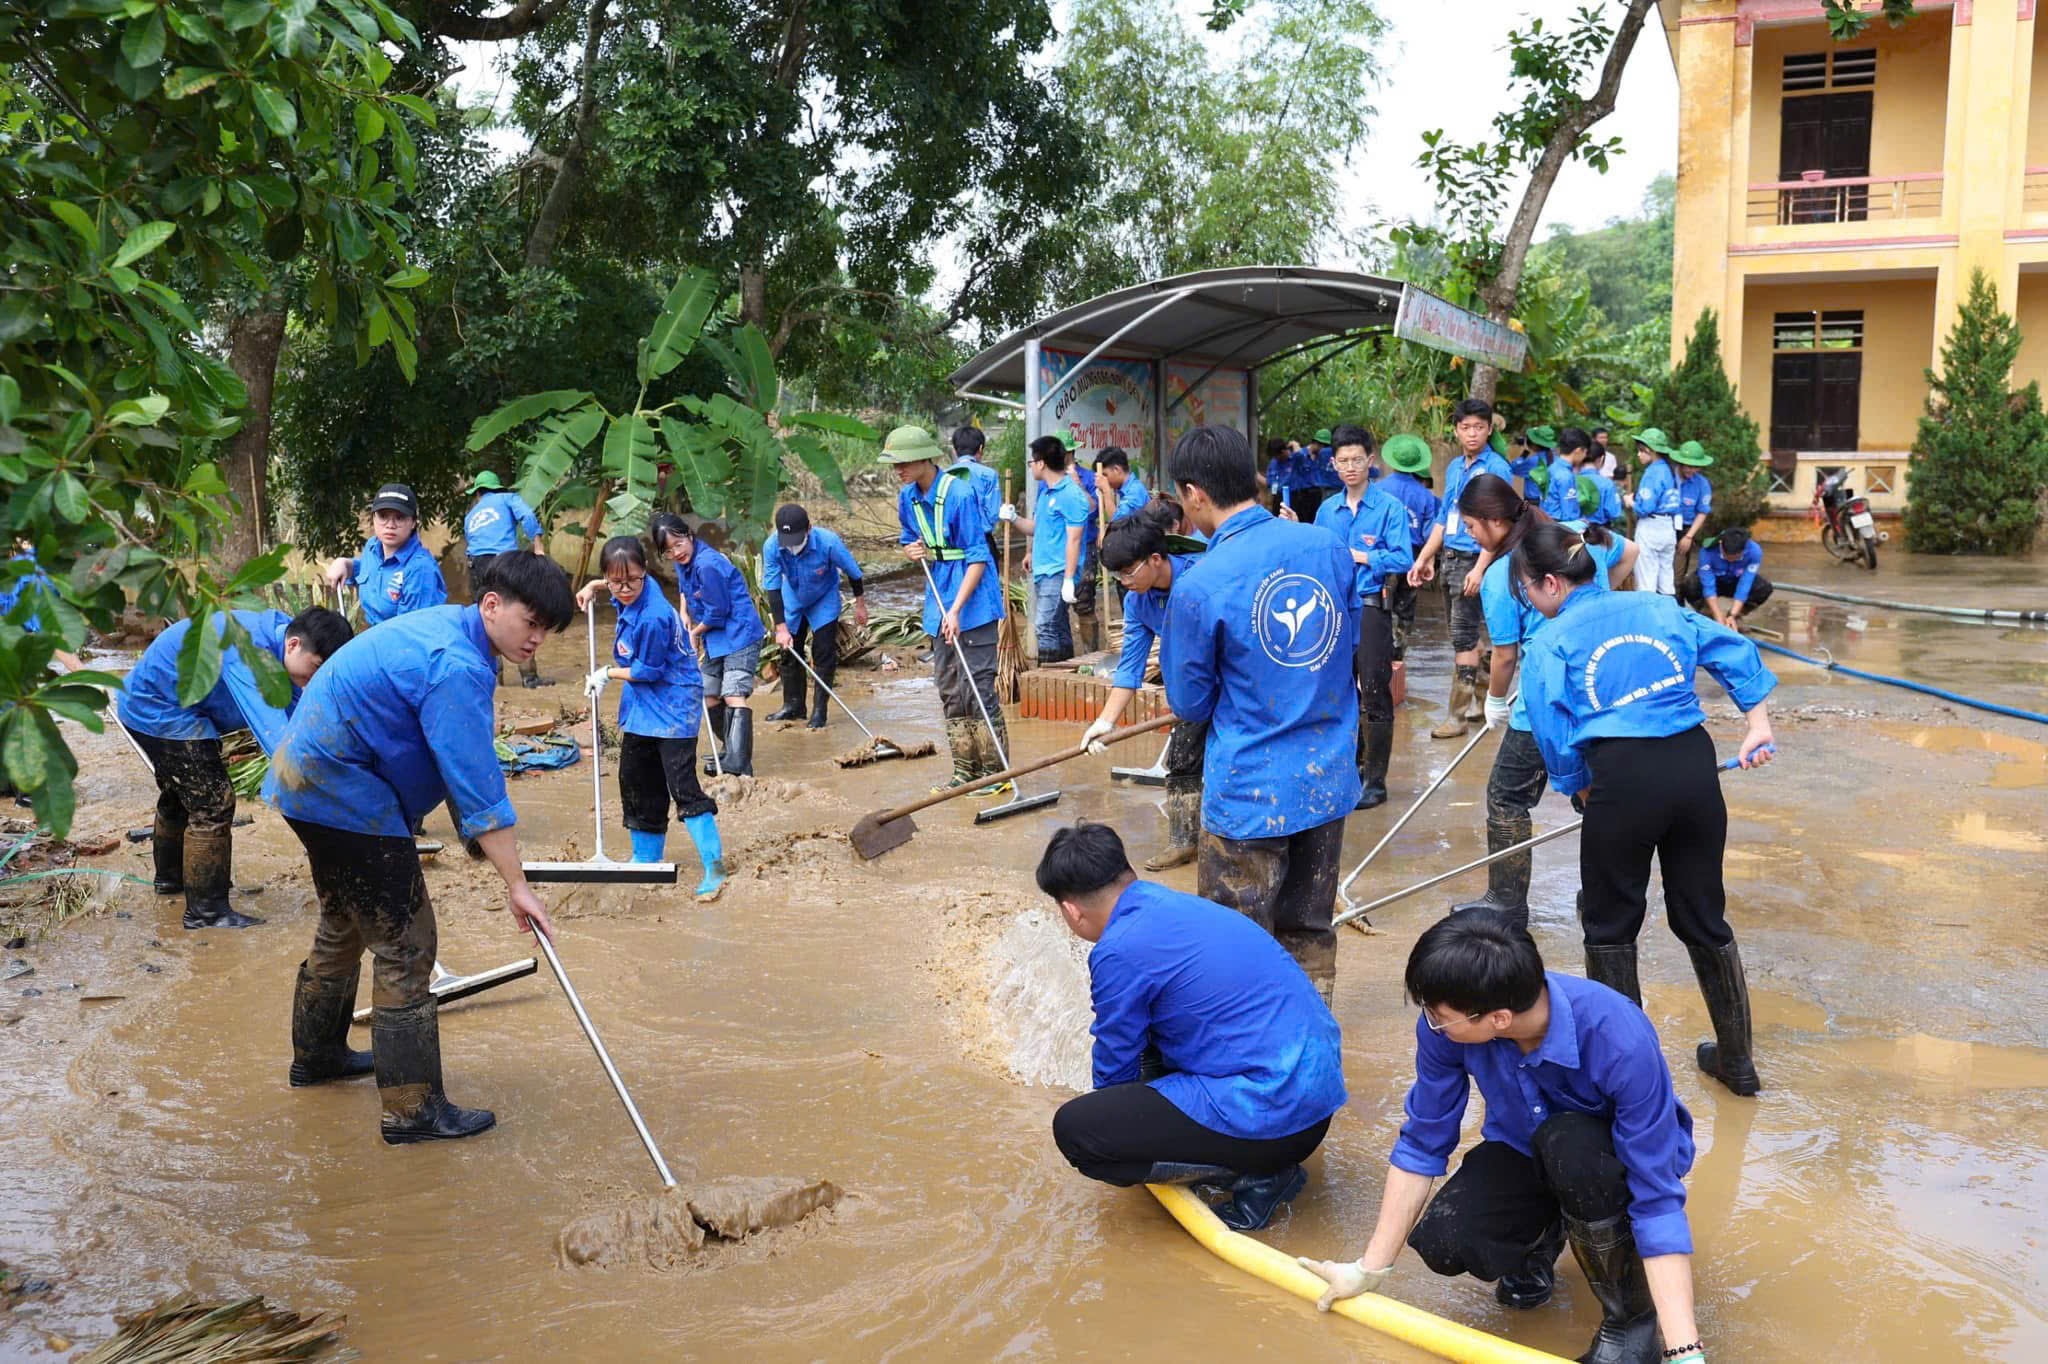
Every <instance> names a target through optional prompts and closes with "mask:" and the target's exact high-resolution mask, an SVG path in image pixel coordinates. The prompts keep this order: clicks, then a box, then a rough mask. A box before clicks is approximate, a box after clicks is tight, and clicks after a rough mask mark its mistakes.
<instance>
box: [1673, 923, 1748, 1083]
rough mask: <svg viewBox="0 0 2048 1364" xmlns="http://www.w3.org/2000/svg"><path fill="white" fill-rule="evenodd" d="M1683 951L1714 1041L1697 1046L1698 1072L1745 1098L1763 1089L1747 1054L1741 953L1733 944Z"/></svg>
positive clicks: (1744, 981)
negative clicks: (1689, 958) (1711, 1023)
mask: <svg viewBox="0 0 2048 1364" xmlns="http://www.w3.org/2000/svg"><path fill="white" fill-rule="evenodd" d="M1685 950H1686V951H1687V952H1689V953H1691V954H1692V973H1693V974H1694V975H1695V976H1697V977H1699V982H1700V994H1701V995H1702V996H1704V997H1705V998H1706V1001H1707V1017H1709V1018H1711V1019H1712V1020H1713V1021H1714V1039H1715V1040H1714V1041H1712V1042H1702V1043H1700V1046H1699V1052H1698V1057H1699V1065H1700V1069H1701V1070H1702V1071H1703V1072H1705V1073H1706V1074H1708V1075H1711V1076H1713V1077H1714V1078H1715V1079H1716V1080H1719V1081H1720V1082H1721V1083H1722V1084H1724V1085H1726V1086H1728V1088H1729V1090H1730V1091H1732V1092H1733V1093H1736V1094H1739V1095H1741V1096H1742V1097H1743V1098H1745V1099H1746V1098H1748V1097H1749V1096H1750V1095H1752V1094H1755V1093H1756V1092H1757V1091H1758V1090H1760V1089H1762V1088H1763V1087H1764V1086H1763V1081H1761V1080H1759V1079H1758V1078H1757V1074H1756V1062H1755V1061H1754V1060H1753V1059H1752V1055H1751V1052H1750V1027H1749V980H1748V978H1747V977H1746V976H1745V975H1743V972H1742V950H1741V949H1740V948H1739V947H1737V946H1736V945H1735V944H1734V943H1729V944H1728V945H1727V946H1726V947H1692V946H1690V945H1688V946H1687V948H1686V949H1685Z"/></svg>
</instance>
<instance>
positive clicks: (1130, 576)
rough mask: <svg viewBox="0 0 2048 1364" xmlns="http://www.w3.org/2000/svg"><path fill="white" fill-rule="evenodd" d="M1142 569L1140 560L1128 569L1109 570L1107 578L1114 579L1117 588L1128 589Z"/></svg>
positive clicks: (1142, 563) (1142, 564)
mask: <svg viewBox="0 0 2048 1364" xmlns="http://www.w3.org/2000/svg"><path fill="white" fill-rule="evenodd" d="M1144 567H1145V564H1144V562H1143V561H1142V560H1140V561H1139V562H1137V563H1135V564H1132V565H1131V566H1130V567H1129V568H1118V569H1111V570H1110V574H1109V576H1110V577H1112V578H1114V579H1116V581H1117V586H1119V587H1129V586H1130V585H1131V583H1132V582H1133V581H1135V580H1136V579H1137V576H1138V574H1139V572H1140V571H1141V570H1142V569H1143V568H1144Z"/></svg>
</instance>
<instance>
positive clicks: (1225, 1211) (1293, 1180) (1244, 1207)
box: [1216, 1165, 1308, 1231]
mask: <svg viewBox="0 0 2048 1364" xmlns="http://www.w3.org/2000/svg"><path fill="white" fill-rule="evenodd" d="M1306 1187H1308V1171H1306V1170H1304V1169H1302V1168H1301V1167H1300V1166H1299V1165H1290V1166H1288V1167H1287V1168H1286V1169H1284V1170H1276V1171H1274V1172H1273V1173H1272V1174H1269V1175H1241V1176H1239V1177H1238V1180H1237V1182H1236V1183H1235V1184H1233V1185H1231V1186H1230V1201H1229V1202H1228V1203H1225V1204H1223V1205H1221V1206H1220V1207H1218V1208H1217V1209H1216V1216H1217V1217H1219V1218H1221V1219H1222V1220H1223V1225H1224V1226H1226V1227H1229V1228H1230V1229H1231V1230H1232V1231H1257V1230H1258V1229H1259V1228H1261V1227H1263V1226H1265V1225H1266V1223H1268V1222H1270V1221H1272V1220H1273V1214H1274V1213H1276V1212H1278V1211H1279V1210H1280V1207H1281V1205H1282V1204H1284V1203H1291V1202H1292V1201H1294V1196H1295V1195H1296V1194H1298V1193H1300V1192H1301V1191H1302V1190H1303V1189H1304V1188H1306Z"/></svg>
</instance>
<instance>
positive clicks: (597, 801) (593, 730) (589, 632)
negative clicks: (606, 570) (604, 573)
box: [583, 595, 608, 862]
mask: <svg viewBox="0 0 2048 1364" xmlns="http://www.w3.org/2000/svg"><path fill="white" fill-rule="evenodd" d="M583 624H584V637H585V638H584V642H585V643H586V644H588V645H589V646H590V650H589V652H590V672H593V673H594V672H596V671H597V598H596V596H594V595H593V596H592V597H591V598H590V600H589V601H587V602H585V603H584V604H583ZM584 675H585V676H586V677H587V676H589V673H586V674H584ZM601 695H602V693H600V694H599V696H601ZM599 696H593V697H591V698H590V822H591V824H592V825H593V826H595V827H596V830H597V834H596V838H597V858H596V860H597V861H599V862H603V861H606V860H608V859H607V858H606V857H605V855H604V772H603V770H602V768H603V765H604V732H603V731H602V730H601V729H599V728H598V724H597V710H598V700H599Z"/></svg>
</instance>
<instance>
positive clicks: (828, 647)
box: [782, 620, 839, 710]
mask: <svg viewBox="0 0 2048 1364" xmlns="http://www.w3.org/2000/svg"><path fill="white" fill-rule="evenodd" d="M805 641H809V643H810V652H809V653H804V644H805ZM789 642H790V644H791V645H792V646H793V647H794V648H795V649H796V651H797V652H798V653H800V654H803V655H804V657H805V658H806V659H807V660H809V662H810V665H811V669H812V671H813V672H816V673H817V674H818V676H820V677H822V678H824V679H825V685H826V686H828V687H829V686H831V685H832V679H834V678H835V677H837V676H838V675H839V622H838V621H836V620H828V621H826V622H825V623H824V624H823V625H820V626H819V627H818V628H817V629H815V630H813V629H812V628H811V627H810V626H809V625H808V624H806V623H805V622H803V621H797V622H796V623H795V624H793V625H791V626H790V631H789ZM810 680H811V678H810V674H809V673H806V672H805V671H804V665H803V664H801V663H791V664H789V665H788V666H787V667H785V668H784V669H783V670H782V700H783V703H784V704H785V705H791V706H795V707H797V708H798V709H799V710H801V709H802V708H803V704H804V688H805V687H806V686H807V685H808V684H809V683H810Z"/></svg>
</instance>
